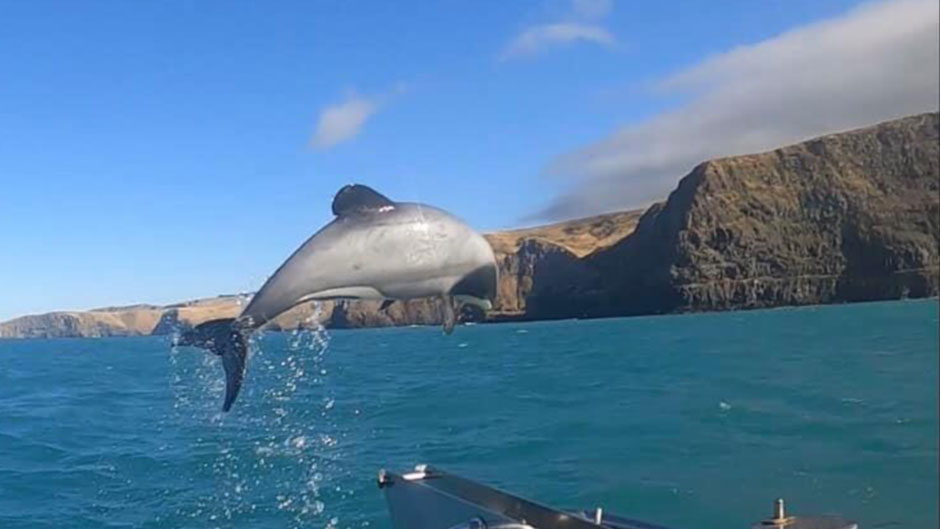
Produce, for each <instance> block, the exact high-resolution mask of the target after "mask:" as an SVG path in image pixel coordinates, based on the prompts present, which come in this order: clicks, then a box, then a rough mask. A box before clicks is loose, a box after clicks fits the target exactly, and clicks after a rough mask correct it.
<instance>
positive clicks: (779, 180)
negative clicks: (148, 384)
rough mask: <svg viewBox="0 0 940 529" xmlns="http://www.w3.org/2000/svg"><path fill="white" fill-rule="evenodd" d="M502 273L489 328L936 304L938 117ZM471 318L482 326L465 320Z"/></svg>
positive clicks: (737, 177)
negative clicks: (923, 300) (823, 306)
mask: <svg viewBox="0 0 940 529" xmlns="http://www.w3.org/2000/svg"><path fill="white" fill-rule="evenodd" d="M486 237H487V239H488V240H489V241H490V244H491V245H492V246H493V249H494V250H495V252H496V256H497V262H498V264H499V268H500V279H499V293H498V299H497V303H496V306H495V310H494V311H492V312H491V313H490V314H488V315H486V317H485V319H486V320H487V321H509V320H542V319H559V318H591V317H605V316H631V315H641V314H668V313H678V312H689V311H714V310H734V309H750V308H763V307H775V306H784V305H806V304H820V303H842V302H852V301H872V300H884V299H900V298H904V297H911V298H916V297H930V296H936V295H937V294H938V287H940V257H938V245H940V114H938V113H937V112H932V113H927V114H920V115H916V116H911V117H906V118H902V119H897V120H894V121H888V122H884V123H880V124H877V125H874V126H871V127H867V128H862V129H857V130H853V131H849V132H843V133H838V134H832V135H828V136H823V137H820V138H816V139H812V140H809V141H806V142H803V143H799V144H796V145H791V146H788V147H783V148H780V149H777V150H774V151H770V152H765V153H760V154H752V155H745V156H735V157H729V158H722V159H717V160H711V161H707V162H704V163H702V164H700V165H698V166H697V167H695V168H694V169H693V170H692V171H691V172H690V173H689V174H688V175H686V176H685V177H684V178H682V180H681V181H680V182H679V185H678V187H677V188H676V189H675V190H674V191H673V192H672V193H671V194H670V195H669V197H668V198H667V199H666V200H665V201H663V202H658V203H656V204H653V205H652V206H651V207H649V208H648V209H647V210H646V211H645V212H644V211H639V210H637V211H625V212H617V213H609V214H605V215H598V216H594V217H589V218H584V219H577V220H572V221H567V222H561V223H557V224H551V225H547V226H539V227H534V228H527V229H520V230H511V231H502V232H495V233H491V234H487V236H486ZM240 299H241V298H239V297H238V296H220V297H217V298H207V299H200V300H195V301H189V302H185V303H178V304H173V305H167V306H154V305H134V306H128V307H108V308H102V309H95V310H89V311H80V312H50V313H47V314H39V315H30V316H22V317H19V318H15V319H12V320H9V321H6V322H3V323H0V337H3V338H34V337H35V338H47V337H98V336H139V335H159V334H168V333H171V332H173V330H174V329H178V328H180V327H187V326H191V325H195V324H198V323H200V322H203V321H207V320H210V319H215V318H222V317H233V316H235V315H236V314H237V313H238V311H239V310H240ZM464 316H465V318H467V319H476V320H479V319H483V316H482V315H481V314H473V313H469V312H468V313H466V314H465V315H464ZM440 321H441V312H440V310H439V308H438V305H437V302H436V301H433V300H415V301H409V302H402V303H395V304H393V305H392V306H390V307H388V308H387V309H385V310H380V309H379V303H377V302H325V303H323V304H321V306H320V311H319V314H318V315H317V316H315V315H314V307H313V306H312V305H310V304H306V305H301V306H299V307H296V308H295V309H293V310H291V311H289V312H288V313H286V314H284V315H282V316H281V317H279V318H278V319H277V320H275V321H274V322H273V324H272V325H271V327H272V328H274V329H281V330H284V329H292V328H296V327H297V326H298V325H300V326H312V325H316V324H317V322H320V323H322V324H323V325H325V326H326V327H331V328H348V327H377V326H389V325H411V324H434V325H437V324H439V323H440Z"/></svg>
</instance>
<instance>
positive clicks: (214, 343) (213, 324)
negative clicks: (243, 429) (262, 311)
mask: <svg viewBox="0 0 940 529" xmlns="http://www.w3.org/2000/svg"><path fill="white" fill-rule="evenodd" d="M179 344H180V345H193V346H196V347H201V348H203V349H206V350H208V351H209V352H211V353H213V354H215V355H218V356H220V357H222V367H223V368H224V369H225V401H224V402H223V403H222V411H228V410H230V409H231V408H232V403H234V402H235V398H236V397H238V392H239V390H241V387H242V380H243V379H244V378H245V364H246V363H247V362H248V341H247V339H246V337H245V335H244V333H243V332H242V330H241V329H239V328H238V327H236V325H235V320H234V319H232V318H226V319H221V320H212V321H207V322H205V323H201V324H199V325H197V326H196V327H194V328H193V329H192V330H190V331H187V332H186V333H184V334H183V335H182V336H181V337H180V343H179Z"/></svg>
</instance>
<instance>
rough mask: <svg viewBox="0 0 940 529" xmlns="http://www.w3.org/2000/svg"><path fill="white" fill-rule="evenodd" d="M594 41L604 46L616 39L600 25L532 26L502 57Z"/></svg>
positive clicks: (513, 41)
mask: <svg viewBox="0 0 940 529" xmlns="http://www.w3.org/2000/svg"><path fill="white" fill-rule="evenodd" d="M578 41H581V42H593V43H595V44H600V45H603V46H612V45H613V44H614V43H615V42H616V39H614V36H613V35H611V34H610V32H608V31H607V30H606V29H604V28H602V27H600V26H593V25H589V24H580V23H577V22H561V23H558V24H545V25H543V26H535V27H531V28H529V29H527V30H525V31H523V32H522V33H520V34H519V35H518V36H517V37H516V38H515V39H513V40H512V42H510V43H509V44H508V45H507V46H506V48H505V49H504V50H503V53H502V54H501V55H500V58H501V59H503V60H507V59H512V58H515V57H520V56H523V55H532V54H535V53H538V52H540V51H542V50H544V49H546V48H549V47H551V46H555V45H560V44H571V43H573V42H578Z"/></svg>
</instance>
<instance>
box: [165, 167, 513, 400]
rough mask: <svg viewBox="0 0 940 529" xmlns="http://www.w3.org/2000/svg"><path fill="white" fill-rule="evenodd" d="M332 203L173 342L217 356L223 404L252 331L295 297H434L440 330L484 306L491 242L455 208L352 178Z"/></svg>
mask: <svg viewBox="0 0 940 529" xmlns="http://www.w3.org/2000/svg"><path fill="white" fill-rule="evenodd" d="M332 210H333V214H334V215H335V216H336V218H335V219H333V221H332V222H330V223H329V224H327V225H326V226H324V227H323V228H322V229H320V231H318V232H317V233H315V234H314V235H313V236H312V237H310V238H309V239H307V241H306V242H305V243H304V244H302V245H301V246H300V248H298V249H297V250H296V251H295V252H294V253H293V255H291V256H290V257H289V258H288V259H287V260H286V261H284V263H283V264H281V266H280V267H279V268H278V269H277V271H275V272H274V275H272V276H271V277H270V278H268V280H267V281H266V282H265V283H264V285H263V286H262V287H261V289H260V290H259V291H258V292H257V294H255V295H254V297H253V298H252V299H251V301H250V302H249V303H248V305H246V306H245V308H244V309H243V310H242V312H241V313H240V314H239V315H238V317H236V318H234V319H232V318H227V319H219V320H212V321H208V322H205V323H202V324H200V325H197V326H196V327H195V328H193V329H191V330H189V331H187V332H185V333H183V334H182V335H181V336H180V338H179V339H178V340H177V342H176V344H177V345H181V346H195V347H201V348H203V349H207V350H208V351H210V352H212V353H214V354H216V355H219V356H221V357H222V365H223V368H224V370H225V401H224V402H223V404H222V410H223V411H228V410H229V409H231V407H232V403H234V402H235V398H236V397H237V396H238V392H239V390H240V389H241V385H242V380H243V378H244V375H245V364H246V362H247V358H248V337H249V336H250V334H251V333H252V332H253V331H255V330H257V329H259V328H260V327H262V326H263V325H265V324H266V323H268V322H270V321H271V320H273V319H274V318H276V317H277V316H278V315H279V314H281V313H283V312H285V311H287V310H288V309H290V308H292V307H294V306H296V305H299V304H301V303H304V302H307V301H311V300H329V299H374V300H384V301H383V304H382V308H383V309H384V308H387V306H388V304H389V303H391V302H394V301H396V300H406V299H414V298H428V297H436V298H439V299H440V300H441V302H442V308H443V312H444V325H443V328H444V332H445V333H447V334H450V332H451V331H453V329H454V325H455V324H456V321H457V308H459V307H458V306H459V304H460V303H466V304H471V305H476V306H478V307H480V308H481V309H483V310H489V309H491V308H492V306H493V301H495V297H496V284H497V278H498V276H497V274H498V272H497V267H496V259H495V257H494V255H493V249H492V248H491V247H490V245H489V243H488V242H487V241H486V239H484V238H483V236H481V235H480V234H479V233H477V232H476V231H474V230H473V229H472V228H470V227H469V226H467V224H465V223H464V222H462V221H461V220H459V219H457V218H456V217H454V216H453V215H451V214H449V213H447V212H445V211H443V210H441V209H438V208H435V207H433V206H428V205H426V204H418V203H408V202H393V201H392V200H389V199H388V198H387V197H385V196H383V195H382V194H380V193H378V192H377V191H375V190H374V189H372V188H370V187H367V186H364V185H359V184H351V185H347V186H344V187H343V188H341V189H340V190H339V191H338V192H337V193H336V196H335V197H334V198H333V205H332Z"/></svg>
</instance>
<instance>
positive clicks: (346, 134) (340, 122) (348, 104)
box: [310, 95, 378, 149]
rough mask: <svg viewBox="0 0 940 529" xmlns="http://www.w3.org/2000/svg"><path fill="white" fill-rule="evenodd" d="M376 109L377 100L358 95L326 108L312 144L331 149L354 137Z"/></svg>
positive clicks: (319, 147) (319, 120)
mask: <svg viewBox="0 0 940 529" xmlns="http://www.w3.org/2000/svg"><path fill="white" fill-rule="evenodd" d="M376 110H378V104H377V102H376V101H374V100H371V99H368V98H364V97H359V96H356V95H351V96H349V97H348V98H347V99H346V101H343V102H342V103H339V104H336V105H331V106H328V107H326V108H324V109H323V110H322V111H321V112H320V118H319V119H318V120H317V130H316V132H315V133H314V135H313V139H312V140H311V141H310V143H311V145H313V146H314V147H316V148H318V149H329V148H330V147H333V146H334V145H337V144H339V143H342V142H344V141H348V140H351V139H353V138H354V137H356V135H357V134H359V131H360V130H362V127H363V125H365V123H366V121H368V120H369V118H370V117H372V115H373V114H375V112H376Z"/></svg>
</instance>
